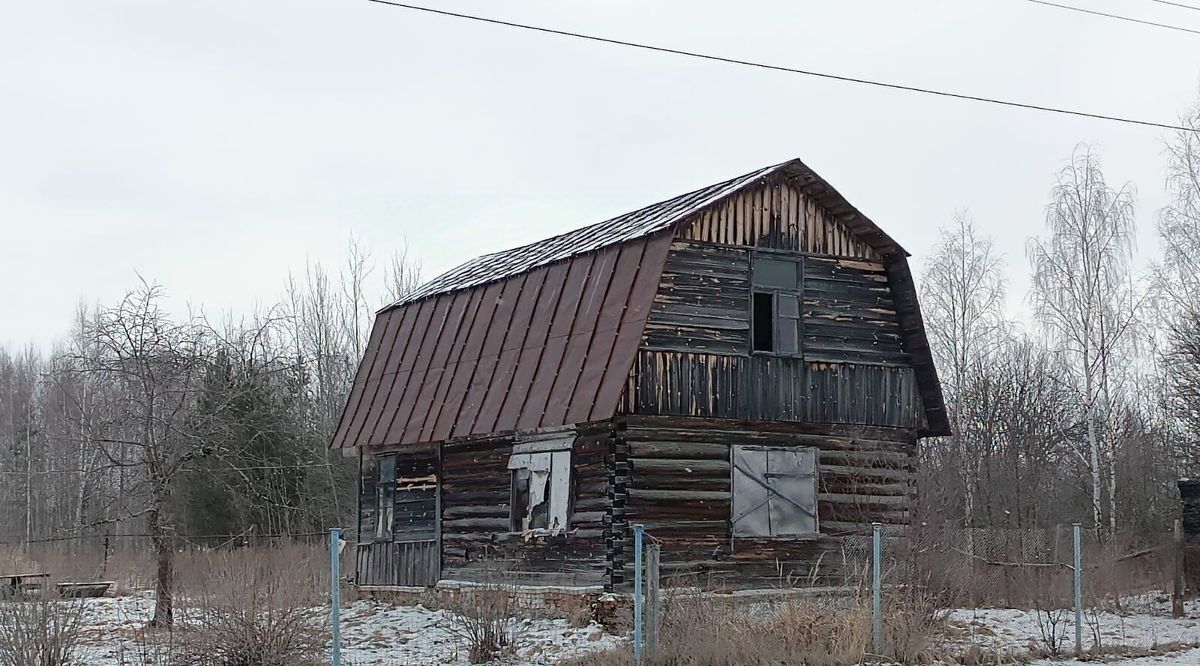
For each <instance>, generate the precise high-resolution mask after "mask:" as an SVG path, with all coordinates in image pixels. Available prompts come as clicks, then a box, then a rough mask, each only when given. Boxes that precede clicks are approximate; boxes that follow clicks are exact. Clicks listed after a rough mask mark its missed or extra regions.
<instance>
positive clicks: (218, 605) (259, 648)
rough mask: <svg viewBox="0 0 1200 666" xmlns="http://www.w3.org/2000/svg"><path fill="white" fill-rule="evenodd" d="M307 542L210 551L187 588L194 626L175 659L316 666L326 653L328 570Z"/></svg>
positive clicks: (240, 665) (218, 664) (228, 665)
mask: <svg viewBox="0 0 1200 666" xmlns="http://www.w3.org/2000/svg"><path fill="white" fill-rule="evenodd" d="M312 550H313V549H312V548H310V547H304V546H295V547H291V546H289V547H278V548H268V549H261V548H260V549H254V550H249V549H247V550H240V551H233V552H216V553H211V552H210V553H206V554H205V555H204V556H203V557H202V558H198V559H197V561H196V562H194V563H193V564H194V565H195V566H189V567H188V568H185V569H181V570H183V571H187V572H188V575H187V577H185V578H183V579H181V580H180V581H179V582H180V589H181V591H183V592H184V593H185V594H186V598H187V599H188V602H189V606H190V614H189V615H190V617H189V619H190V622H189V623H188V625H189V626H188V630H187V631H186V633H185V635H184V636H183V638H182V641H181V643H182V644H181V646H180V650H179V651H178V654H177V655H176V656H175V657H174V659H173V662H174V663H176V664H179V665H181V666H182V665H186V666H307V665H310V664H311V665H313V666H316V665H317V664H320V663H321V661H322V659H323V654H324V649H325V640H326V638H327V635H326V634H327V630H326V627H325V625H324V622H325V611H324V608H323V605H324V604H325V599H326V598H325V596H324V595H325V590H326V589H327V584H328V580H329V578H328V575H327V574H326V575H324V576H322V575H321V573H320V571H319V570H318V569H316V568H314V566H313V562H312V561H311V558H312V557H314V555H313V553H312V552H311V551H312Z"/></svg>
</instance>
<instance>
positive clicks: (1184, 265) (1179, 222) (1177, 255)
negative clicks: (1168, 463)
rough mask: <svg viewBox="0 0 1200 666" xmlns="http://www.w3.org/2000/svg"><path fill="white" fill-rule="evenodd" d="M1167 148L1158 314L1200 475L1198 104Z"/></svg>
mask: <svg viewBox="0 0 1200 666" xmlns="http://www.w3.org/2000/svg"><path fill="white" fill-rule="evenodd" d="M1181 124H1182V125H1183V126H1184V127H1189V128H1191V131H1179V132H1177V133H1176V134H1175V136H1174V137H1172V139H1171V140H1170V141H1169V142H1168V144H1167V178H1166V185H1167V194H1168V197H1169V199H1168V204H1167V206H1166V207H1164V208H1163V209H1162V211H1160V213H1159V220H1158V234H1159V239H1160V246H1161V248H1162V261H1161V263H1160V264H1159V265H1158V266H1156V270H1155V284H1154V300H1155V304H1156V306H1157V307H1156V308H1155V312H1156V313H1157V314H1158V315H1159V318H1160V322H1161V324H1162V329H1163V335H1164V337H1165V341H1164V345H1163V346H1164V348H1165V349H1164V351H1163V354H1162V360H1163V365H1164V368H1165V370H1166V371H1165V372H1164V377H1163V382H1162V384H1163V386H1164V387H1165V393H1166V396H1165V397H1166V405H1167V409H1168V410H1169V413H1170V414H1171V415H1172V416H1173V417H1175V418H1176V419H1178V420H1179V422H1180V423H1181V424H1182V426H1183V427H1184V428H1185V429H1186V433H1185V437H1183V438H1182V439H1183V440H1184V442H1185V443H1184V446H1185V447H1186V450H1185V451H1184V452H1183V453H1184V461H1185V463H1186V464H1187V465H1188V467H1189V469H1188V470H1187V471H1185V473H1186V474H1194V473H1196V472H1198V471H1200V460H1197V458H1198V457H1200V456H1198V454H1197V452H1196V451H1195V450H1193V449H1194V448H1195V445H1194V444H1191V442H1194V441H1196V439H1197V436H1198V435H1200V388H1198V387H1200V103H1197V104H1196V105H1194V106H1193V107H1192V108H1191V109H1190V110H1189V111H1188V113H1187V114H1185V115H1184V117H1183V118H1182V119H1181Z"/></svg>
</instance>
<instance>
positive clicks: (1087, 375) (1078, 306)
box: [1029, 146, 1136, 529]
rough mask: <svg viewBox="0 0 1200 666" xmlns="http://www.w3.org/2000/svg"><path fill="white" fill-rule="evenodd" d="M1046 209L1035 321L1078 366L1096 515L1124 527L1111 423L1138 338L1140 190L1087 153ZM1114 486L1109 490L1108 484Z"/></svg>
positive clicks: (1034, 253) (1035, 257)
mask: <svg viewBox="0 0 1200 666" xmlns="http://www.w3.org/2000/svg"><path fill="white" fill-rule="evenodd" d="M1050 198H1051V201H1050V204H1049V206H1047V209H1046V226H1047V228H1048V229H1049V231H1050V238H1049V239H1047V240H1044V241H1043V240H1041V239H1032V240H1031V241H1030V244H1029V258H1030V261H1031V263H1032V265H1033V294H1032V297H1033V304H1034V314H1035V316H1036V318H1037V320H1038V321H1039V322H1040V323H1041V324H1042V326H1043V328H1044V330H1045V331H1046V332H1047V333H1048V334H1049V336H1050V338H1051V340H1052V341H1053V342H1054V343H1055V344H1056V345H1057V349H1058V350H1059V351H1061V352H1062V353H1064V354H1065V355H1066V356H1067V357H1068V358H1069V359H1071V368H1072V369H1073V371H1074V373H1075V375H1076V377H1077V379H1078V380H1079V381H1080V383H1081V386H1082V393H1081V398H1082V400H1083V405H1082V406H1083V409H1084V412H1085V414H1086V425H1087V444H1088V461H1089V466H1090V471H1091V477H1092V479H1091V481H1092V483H1091V485H1092V515H1093V519H1094V520H1095V523H1096V525H1097V526H1101V525H1103V524H1104V521H1103V518H1104V496H1105V492H1106V491H1107V495H1108V527H1109V528H1110V529H1113V528H1115V527H1116V520H1117V511H1116V509H1117V505H1116V504H1117V476H1116V474H1115V470H1114V460H1115V456H1116V450H1115V447H1116V441H1115V438H1114V437H1111V436H1110V435H1109V434H1108V432H1107V431H1108V430H1111V428H1106V427H1105V423H1107V422H1106V421H1105V419H1106V418H1107V414H1108V412H1109V406H1111V404H1112V400H1113V395H1112V381H1111V380H1112V372H1113V369H1114V367H1115V366H1114V362H1115V360H1116V358H1115V355H1116V354H1117V352H1118V351H1119V349H1120V348H1121V347H1122V345H1124V344H1126V343H1127V342H1128V340H1129V338H1130V337H1131V336H1130V335H1129V333H1130V330H1131V327H1132V325H1133V323H1134V314H1135V310H1136V304H1135V302H1134V298H1133V290H1132V284H1131V278H1130V273H1129V262H1130V258H1131V252H1132V247H1133V232H1134V211H1133V189H1132V186H1131V185H1128V184H1127V185H1125V186H1123V187H1122V188H1121V189H1119V190H1115V189H1113V188H1111V187H1109V186H1108V184H1107V183H1106V182H1105V180H1104V174H1103V172H1102V170H1101V167H1100V162H1099V159H1098V158H1097V157H1096V155H1095V154H1094V153H1093V152H1092V151H1091V149H1089V148H1088V147H1086V146H1080V147H1078V148H1076V150H1075V151H1074V152H1073V153H1072V155H1071V161H1070V162H1069V163H1068V164H1067V166H1065V167H1064V168H1063V169H1062V171H1060V172H1059V173H1058V176H1057V178H1056V182H1055V185H1054V187H1053V188H1052V189H1051V192H1050ZM1106 479H1107V482H1108V483H1107V488H1105V483H1104V481H1105V480H1106Z"/></svg>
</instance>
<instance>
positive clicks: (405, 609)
mask: <svg viewBox="0 0 1200 666" xmlns="http://www.w3.org/2000/svg"><path fill="white" fill-rule="evenodd" d="M84 603H85V609H86V614H85V619H84V626H85V637H86V638H85V641H86V648H85V650H86V653H85V654H84V655H82V656H83V657H84V659H83V662H84V663H88V664H96V665H97V666H127V665H130V666H131V665H133V664H143V663H155V661H156V660H155V659H154V657H155V655H156V653H155V652H154V650H153V645H152V644H148V643H147V642H146V641H145V640H144V639H143V638H141V636H142V632H141V628H142V627H144V626H145V623H146V622H147V620H149V618H150V616H151V613H152V611H153V609H154V599H153V595H152V594H151V593H145V594H143V595H140V596H125V597H113V598H102V599H89V600H86V601H85V602H84ZM1185 611H1186V614H1185V617H1184V618H1183V619H1179V620H1176V619H1173V618H1171V616H1170V602H1169V599H1168V598H1167V597H1165V596H1163V595H1153V596H1147V597H1143V598H1140V599H1132V600H1128V601H1127V603H1126V606H1125V610H1124V611H1123V612H1119V613H1118V612H1109V611H1105V612H1099V613H1097V614H1094V615H1093V614H1091V613H1087V614H1086V616H1085V617H1087V620H1086V623H1085V626H1084V647H1085V649H1086V648H1090V647H1091V645H1092V642H1093V638H1092V635H1093V628H1092V626H1091V625H1096V626H1098V628H1099V633H1100V637H1101V642H1102V644H1103V645H1104V647H1105V648H1116V647H1118V646H1126V647H1128V648H1133V649H1136V650H1138V651H1139V653H1141V654H1144V653H1145V652H1148V651H1151V650H1160V649H1164V648H1169V649H1175V650H1179V648H1181V647H1183V646H1193V649H1185V650H1182V651H1176V652H1174V653H1172V654H1168V655H1165V656H1151V657H1140V658H1133V657H1129V658H1125V659H1118V660H1114V661H1113V662H1112V663H1118V664H1121V666H1158V665H1160V664H1181V665H1186V666H1200V649H1196V648H1195V647H1194V646H1197V645H1200V601H1198V602H1189V603H1188V604H1187V606H1186V608H1185ZM1056 615H1057V617H1058V618H1059V619H1060V622H1061V624H1060V625H1059V626H1058V632H1059V635H1060V636H1061V640H1062V646H1063V650H1064V653H1069V652H1070V650H1071V649H1072V645H1073V624H1072V622H1073V614H1072V613H1071V612H1070V611H1066V610H1063V611H1059V612H1058V613H1056ZM180 617H181V622H183V623H184V624H186V623H187V621H188V612H187V611H186V609H185V610H184V611H182V612H181V614H180ZM451 617H452V616H451V614H450V613H449V612H448V611H442V610H430V609H427V608H424V607H421V606H400V605H395V604H390V603H386V602H381V601H357V602H354V603H353V604H351V605H349V606H347V607H345V608H343V610H342V636H343V645H344V648H343V651H342V654H343V655H344V657H345V658H346V662H347V663H348V664H353V665H355V666H407V665H409V664H414V665H415V664H422V665H423V664H452V665H458V664H466V663H467V655H466V649H465V645H464V644H463V642H462V641H461V640H460V639H459V638H457V637H456V636H455V635H454V634H453V632H452V629H451V626H452V621H451ZM1043 617H1044V616H1043ZM948 624H949V627H950V634H951V637H950V638H949V639H948V640H949V641H950V642H951V643H953V644H956V645H958V646H959V647H963V648H965V647H968V646H970V645H972V644H973V645H977V646H979V647H981V648H984V649H986V650H987V651H989V652H991V651H995V650H1002V651H1005V652H1007V653H1008V654H1012V655H1023V654H1027V653H1028V651H1030V650H1031V649H1032V650H1042V649H1044V648H1045V640H1044V638H1043V636H1044V632H1046V631H1048V629H1047V628H1046V626H1045V621H1044V620H1043V621H1042V623H1041V625H1039V621H1038V614H1037V613H1036V612H1034V611H1024V610H1015V609H971V610H962V609H960V610H954V611H951V612H950V613H949V616H948ZM520 627H521V631H520V633H521V636H522V638H521V640H520V643H519V646H518V648H517V650H516V654H515V655H512V656H511V657H510V658H509V659H508V660H506V662H505V663H506V664H521V665H527V664H553V663H555V662H557V661H559V660H562V659H565V658H568V657H572V656H578V655H580V654H583V653H586V652H589V651H593V650H606V649H611V648H614V647H617V646H621V645H627V643H628V639H627V638H624V637H618V636H613V635H611V634H608V633H605V632H604V631H603V630H602V628H601V627H599V626H597V625H594V624H593V625H590V626H587V627H578V628H577V627H570V626H568V624H567V621H566V620H523V621H521V624H520ZM1076 663H1082V662H1074V661H1049V660H1045V661H1035V662H1033V666H1066V665H1070V664H1076ZM1093 663H1094V662H1093Z"/></svg>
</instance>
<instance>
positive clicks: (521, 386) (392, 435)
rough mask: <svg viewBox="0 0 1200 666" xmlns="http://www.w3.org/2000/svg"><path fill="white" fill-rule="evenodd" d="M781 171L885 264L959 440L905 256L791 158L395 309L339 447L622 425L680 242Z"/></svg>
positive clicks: (909, 336)
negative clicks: (685, 229) (674, 244)
mask: <svg viewBox="0 0 1200 666" xmlns="http://www.w3.org/2000/svg"><path fill="white" fill-rule="evenodd" d="M778 175H782V176H783V177H786V178H787V179H788V180H789V181H791V182H792V183H793V184H794V185H795V186H797V187H798V188H800V189H801V190H802V191H803V192H804V193H805V194H806V195H808V196H809V197H811V198H812V199H813V200H814V201H815V202H816V203H817V204H818V205H820V206H821V207H823V208H824V209H825V210H826V211H828V212H829V213H831V214H832V215H834V216H836V217H837V219H838V220H839V222H840V223H841V224H843V225H844V226H845V227H846V228H847V229H849V230H850V231H851V232H853V233H854V234H855V236H857V237H858V238H860V239H861V240H862V241H863V242H865V243H867V244H868V245H870V246H871V247H872V248H873V249H874V250H875V251H876V252H877V253H878V254H879V255H880V256H881V257H883V260H884V263H885V265H886V267H887V272H888V276H889V281H890V282H891V284H892V287H893V290H894V291H895V292H896V294H895V295H896V298H895V302H896V308H897V314H898V315H899V318H900V321H901V326H902V327H903V329H904V331H905V341H904V344H905V350H906V351H907V352H909V354H910V355H911V357H912V359H913V366H914V370H915V374H916V378H917V383H918V386H919V388H920V391H921V396H922V400H923V402H924V405H925V411H926V420H927V422H928V428H927V430H926V431H925V434H949V424H948V421H947V419H946V412H945V406H944V403H943V400H942V394H941V386H940V383H939V382H938V378H937V372H936V370H935V369H934V366H933V359H932V356H931V354H930V351H929V346H928V342H927V340H926V338H925V330H924V324H923V322H922V319H921V312H920V307H919V304H918V303H917V300H916V290H915V288H914V286H913V283H912V275H911V273H910V271H909V268H908V261H907V258H906V257H907V253H906V252H905V251H904V249H903V248H901V247H900V246H899V245H898V244H897V243H896V242H895V241H894V240H892V238H891V237H889V236H888V235H887V234H886V233H884V231H883V230H882V229H880V228H879V227H878V226H877V225H876V224H875V223H874V222H872V221H871V220H870V219H869V218H867V217H866V216H865V215H863V214H862V213H861V212H859V211H858V210H857V209H856V208H854V207H853V206H852V205H850V203H849V202H847V201H846V199H845V197H843V196H842V195H841V194H839V193H838V192H837V190H835V189H834V188H833V187H832V186H831V185H830V184H829V183H828V182H826V181H825V180H824V179H822V178H821V177H820V176H818V175H817V174H816V173H815V172H813V171H812V170H811V169H809V168H808V167H807V166H805V165H804V163H803V162H801V161H800V160H790V161H788V162H784V163H781V164H776V165H773V166H769V167H766V168H763V169H759V170H757V171H753V172H751V173H748V174H745V175H743V176H738V177H737V178H733V179H730V180H727V181H724V182H722V183H718V184H716V185H711V186H708V187H704V188H701V189H699V190H696V191H694V192H689V193H687V194H683V195H680V196H677V197H674V198H672V199H668V200H666V201H662V202H659V203H656V204H653V205H651V206H647V207H645V208H642V209H640V210H637V211H634V212H632V213H627V214H625V215H619V216H617V217H614V218H612V219H610V220H606V221H604V222H600V223H597V224H593V225H590V226H587V227H583V228H580V229H576V230H575V231H570V232H567V233H564V234H560V235H558V236H554V237H552V238H548V239H546V240H542V241H538V242H536V243H531V244H529V245H524V246H521V247H517V248H513V249H511V250H505V251H502V252H495V253H492V254H487V255H483V256H481V257H478V258H476V259H473V260H471V261H468V262H467V263H465V264H463V265H461V266H458V267H457V268H454V269H452V270H450V271H447V272H446V273H444V274H442V275H440V276H438V277H436V278H434V279H433V280H430V281H429V282H428V283H426V284H425V285H423V286H421V287H419V288H418V289H417V290H416V291H414V292H413V293H412V294H410V295H409V296H408V297H407V298H405V299H404V300H402V301H399V302H397V303H394V304H392V305H390V306H388V307H386V308H383V309H382V310H380V311H379V313H378V314H377V316H376V320H375V325H374V327H373V328H372V330H371V338H370V341H369V342H368V344H367V348H366V351H365V353H364V357H363V359H362V362H361V363H360V365H359V368H358V373H357V374H356V375H355V379H354V384H353V386H352V388H351V392H350V396H349V398H348V400H347V403H346V407H345V409H344V410H343V413H342V417H341V420H340V421H339V423H338V429H337V431H336V432H335V434H334V437H333V440H332V442H331V446H332V447H334V448H337V447H354V446H364V447H381V446H396V445H408V444H417V443H423V442H436V441H442V440H446V439H451V438H457V437H465V436H473V435H484V434H491V433H496V432H506V431H512V430H532V429H538V428H549V427H556V426H562V425H567V424H571V423H581V422H587V421H599V420H604V419H608V418H612V417H613V416H615V415H616V413H617V409H618V405H619V402H620V397H621V394H622V392H623V390H624V388H625V384H626V382H627V380H628V378H629V373H630V370H631V368H632V366H633V362H634V359H635V357H636V354H637V348H638V346H639V344H640V342H641V336H642V332H643V330H644V329H645V324H646V319H647V317H648V316H649V313H650V309H651V305H652V304H653V301H654V296H655V294H656V292H657V289H658V282H659V279H660V278H661V275H662V271H663V267H664V265H665V263H666V258H667V254H668V251H669V248H670V244H671V238H672V233H671V232H672V231H673V230H674V229H675V228H676V226H677V225H678V224H679V223H681V222H683V221H685V220H687V219H689V218H691V217H692V216H694V215H695V214H697V213H699V212H701V211H703V210H704V209H705V208H706V207H708V206H711V205H714V204H717V203H718V202H722V201H724V200H725V199H726V198H727V197H730V196H732V195H734V194H736V193H738V192H741V191H742V190H745V189H747V188H749V187H752V186H755V185H757V184H761V183H763V182H764V181H765V180H766V179H767V178H769V177H777V176H778Z"/></svg>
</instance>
